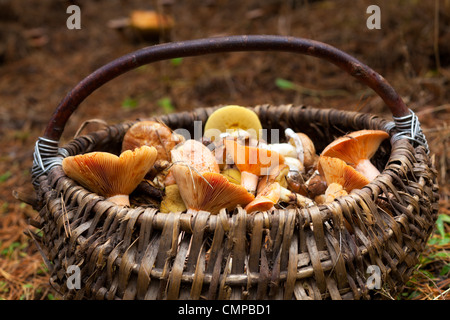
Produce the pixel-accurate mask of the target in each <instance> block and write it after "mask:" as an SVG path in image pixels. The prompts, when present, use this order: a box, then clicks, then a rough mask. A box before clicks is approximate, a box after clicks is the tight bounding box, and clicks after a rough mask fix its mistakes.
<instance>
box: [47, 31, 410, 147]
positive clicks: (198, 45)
mask: <svg viewBox="0 0 450 320" xmlns="http://www.w3.org/2000/svg"><path fill="white" fill-rule="evenodd" d="M238 51H285V52H293V53H300V54H306V55H309V56H314V57H318V58H321V59H324V60H327V61H329V62H331V63H333V64H335V65H337V66H338V67H340V68H341V69H343V70H344V71H346V72H347V73H348V74H350V75H352V76H353V77H355V78H356V79H358V80H359V81H360V82H362V83H364V84H366V85H367V86H369V87H370V88H372V89H373V90H374V91H375V92H376V93H377V94H378V95H379V96H380V97H381V98H382V99H383V100H384V102H385V103H386V105H387V106H388V107H389V109H390V110H391V112H392V114H393V116H395V117H404V116H407V115H409V113H410V111H409V109H408V107H407V106H406V105H405V103H404V102H403V100H402V99H401V98H400V96H399V95H398V94H397V92H396V91H395V90H394V89H393V88H392V87H391V86H390V85H389V84H388V83H387V81H386V80H385V79H384V78H383V77H382V76H380V75H379V74H378V73H377V72H375V71H374V70H372V69H371V68H369V67H368V66H367V65H365V64H363V63H361V62H360V61H358V60H357V59H355V58H354V57H352V56H350V55H348V54H346V53H344V52H343V51H341V50H339V49H336V48H334V47H332V46H330V45H327V44H325V43H321V42H318V41H313V40H308V39H302V38H293V37H285V36H271V35H248V36H245V35H244V36H229V37H217V38H206V39H199V40H189V41H181V42H172V43H164V44H159V45H155V46H150V47H146V48H143V49H140V50H137V51H135V52H132V53H130V54H127V55H124V56H122V57H120V58H118V59H116V60H114V61H112V62H110V63H108V64H106V65H105V66H103V67H101V68H99V69H98V70H96V71H95V72H93V73H92V74H91V75H89V76H87V77H86V78H85V79H83V80H82V81H81V82H80V83H78V85H77V86H76V87H74V88H73V90H71V91H70V92H69V93H68V94H67V95H66V97H65V98H64V99H63V100H62V101H61V103H60V104H59V106H58V107H57V109H56V110H55V112H54V114H53V115H52V117H51V119H50V122H49V123H48V126H47V128H46V130H45V133H44V138H47V139H51V140H59V139H60V137H61V135H62V133H63V130H64V126H65V124H66V122H67V121H68V119H69V117H70V116H71V114H72V113H73V112H74V111H75V110H76V108H77V107H78V105H79V104H80V103H81V102H82V101H83V100H84V99H85V98H86V97H88V96H89V95H90V94H91V93H92V92H93V91H95V90H96V89H98V88H99V87H100V86H102V85H103V84H105V83H106V82H108V81H109V80H111V79H114V78H116V77H118V76H119V75H121V74H123V73H125V72H127V71H130V70H132V69H135V68H137V67H139V66H142V65H144V64H149V63H152V62H156V61H161V60H167V59H172V58H178V57H180V58H181V57H189V56H198V55H204V54H212V53H224V52H238Z"/></svg>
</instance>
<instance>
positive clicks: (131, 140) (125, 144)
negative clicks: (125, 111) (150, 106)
mask: <svg viewBox="0 0 450 320" xmlns="http://www.w3.org/2000/svg"><path fill="white" fill-rule="evenodd" d="M183 141H184V137H183V136H182V135H179V134H176V133H174V132H172V130H171V129H170V128H169V127H168V126H167V125H165V124H164V123H161V122H159V121H153V120H145V121H139V122H136V123H135V124H134V125H132V126H131V127H130V128H129V129H128V130H127V132H126V133H125V135H124V137H123V141H122V152H123V151H125V150H134V149H135V148H138V147H141V146H152V147H155V148H156V150H157V151H158V156H157V158H156V160H157V161H158V162H162V161H169V162H170V161H171V155H170V151H171V150H172V149H173V148H174V147H175V146H176V145H178V144H179V143H181V142H183Z"/></svg>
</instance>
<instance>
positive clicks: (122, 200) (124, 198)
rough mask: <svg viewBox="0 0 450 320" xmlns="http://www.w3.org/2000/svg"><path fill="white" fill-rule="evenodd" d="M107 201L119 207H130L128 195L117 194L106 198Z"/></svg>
mask: <svg viewBox="0 0 450 320" xmlns="http://www.w3.org/2000/svg"><path fill="white" fill-rule="evenodd" d="M106 200H107V201H111V202H112V203H115V204H117V205H118V206H130V197H129V196H128V195H126V194H117V195H115V196H112V197H109V198H106Z"/></svg>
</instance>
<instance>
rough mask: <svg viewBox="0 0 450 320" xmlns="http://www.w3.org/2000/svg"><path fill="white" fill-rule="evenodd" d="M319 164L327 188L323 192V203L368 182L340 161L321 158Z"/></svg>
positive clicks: (359, 187)
mask: <svg viewBox="0 0 450 320" xmlns="http://www.w3.org/2000/svg"><path fill="white" fill-rule="evenodd" d="M319 164H320V167H321V170H322V172H323V174H322V175H323V177H324V179H325V181H326V182H327V186H328V187H327V189H326V191H325V202H330V201H332V200H333V199H335V198H336V197H338V196H343V195H347V194H348V193H349V192H350V191H352V190H353V189H361V188H362V187H364V186H365V185H367V184H368V183H369V182H370V181H369V180H368V179H367V178H366V177H365V176H364V175H363V174H361V173H359V172H358V171H356V170H355V169H354V168H353V167H351V166H349V165H347V164H346V163H345V162H344V161H343V160H341V159H338V158H332V157H326V156H321V157H320V158H319Z"/></svg>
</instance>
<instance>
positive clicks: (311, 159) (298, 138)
mask: <svg viewBox="0 0 450 320" xmlns="http://www.w3.org/2000/svg"><path fill="white" fill-rule="evenodd" d="M284 132H285V135H286V137H287V138H289V140H288V143H289V144H290V145H292V146H294V147H295V150H296V154H297V157H298V159H300V161H301V162H302V164H303V166H304V167H305V168H311V167H313V166H314V165H315V163H316V159H317V154H316V147H315V145H314V142H313V141H312V140H311V139H310V138H309V137H308V136H307V135H306V134H304V133H302V132H294V131H293V130H292V129H290V128H287V129H286V130H285V131H284Z"/></svg>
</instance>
